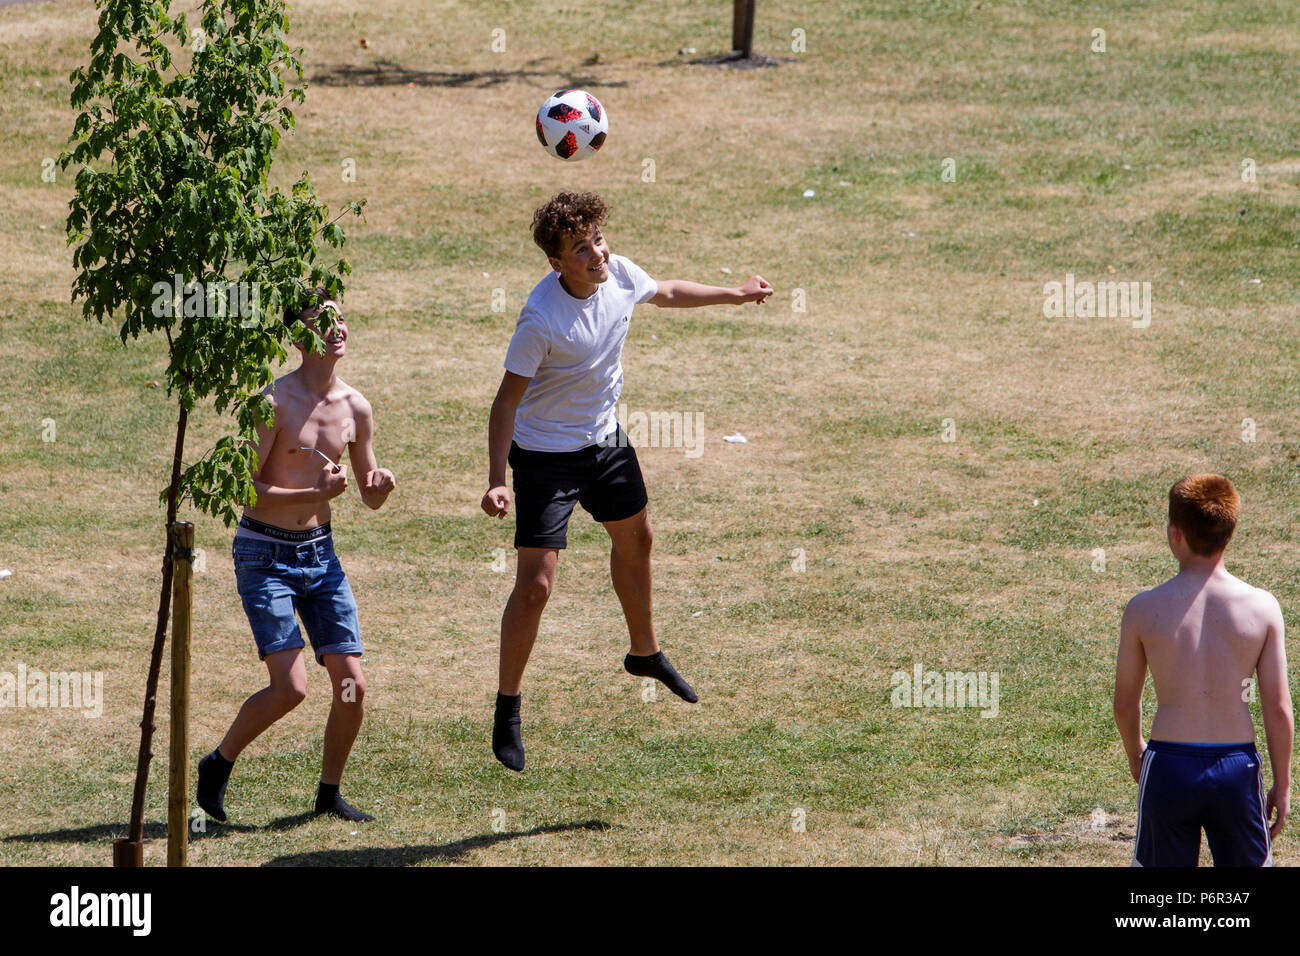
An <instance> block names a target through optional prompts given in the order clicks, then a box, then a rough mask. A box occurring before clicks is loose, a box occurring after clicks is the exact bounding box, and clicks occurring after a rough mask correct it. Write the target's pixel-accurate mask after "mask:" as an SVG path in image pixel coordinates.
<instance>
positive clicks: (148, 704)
mask: <svg viewBox="0 0 1300 956" xmlns="http://www.w3.org/2000/svg"><path fill="white" fill-rule="evenodd" d="M187 417H188V416H187V414H186V411H185V406H184V405H183V404H182V405H181V411H180V416H179V417H178V418H177V419H176V450H175V453H174V454H173V455H172V483H171V487H170V488H169V489H168V491H167V521H166V523H165V524H164V525H163V528H164V530H166V531H167V549H166V551H165V552H164V553H163V568H162V593H161V595H160V596H159V598H158V626H157V628H156V629H155V630H154V635H153V655H152V656H151V657H150V659H149V678H148V680H147V681H146V682H145V691H144V715H143V716H142V717H141V718H140V755H139V757H138V759H137V760H136V765H135V792H134V794H133V795H132V797H131V830H130V835H129V837H128V839H129V840H130V841H131V842H132V843H139V842H141V841H142V840H143V839H144V791H145V786H146V785H147V784H148V782H149V761H150V759H151V758H152V757H153V750H152V749H151V748H152V745H153V730H154V726H153V715H154V709H155V706H156V705H157V703H158V672H159V671H160V670H161V669H162V656H163V645H164V644H165V643H166V641H167V617H168V611H169V610H170V609H171V593H172V535H171V526H172V523H173V522H174V521H175V520H176V506H177V501H176V499H177V497H178V492H179V489H180V484H181V453H182V451H183V450H184V448H185V422H186V419H187Z"/></svg>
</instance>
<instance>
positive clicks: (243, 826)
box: [0, 811, 316, 843]
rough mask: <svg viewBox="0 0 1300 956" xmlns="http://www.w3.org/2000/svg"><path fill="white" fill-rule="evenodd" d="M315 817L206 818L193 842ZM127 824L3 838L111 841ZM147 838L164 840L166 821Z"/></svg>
mask: <svg viewBox="0 0 1300 956" xmlns="http://www.w3.org/2000/svg"><path fill="white" fill-rule="evenodd" d="M315 818H316V814H314V813H312V812H310V811H308V812H306V813H295V814H293V815H292V816H287V817H280V818H279V819H276V820H272V821H271V822H270V823H267V824H265V825H262V826H258V825H256V824H253V823H217V822H216V821H215V820H212V819H205V821H204V829H203V830H199V831H198V832H195V831H194V829H193V828H192V827H191V829H190V842H191V843H197V842H198V841H199V840H210V839H212V838H213V837H220V836H225V835H226V834H228V833H257V832H258V831H260V830H289V829H292V828H293V827H297V826H302V825H303V824H304V823H306V822H308V821H309V820H313V819H315ZM128 829H129V828H128V827H126V826H123V825H122V824H120V823H97V824H94V825H93V826H87V827H67V828H65V829H63V830H47V831H45V832H44V833H15V834H12V835H10V836H7V837H3V838H2V839H0V842H4V843H101V842H102V843H112V841H113V840H115V839H117V838H118V837H125V836H126V835H127V831H128ZM143 838H144V839H145V840H165V839H167V824H166V823H165V822H163V821H161V820H155V821H146V822H145V825H144V836H143Z"/></svg>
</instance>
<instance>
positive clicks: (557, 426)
mask: <svg viewBox="0 0 1300 956" xmlns="http://www.w3.org/2000/svg"><path fill="white" fill-rule="evenodd" d="M608 214H609V206H608V205H607V204H606V203H605V201H604V200H603V199H601V198H600V196H597V195H596V194H594V193H571V192H562V193H560V194H559V195H557V196H555V198H553V199H552V200H551V201H550V202H548V203H547V204H546V205H544V206H542V207H541V208H540V209H538V210H537V211H536V212H535V213H534V216H533V241H534V242H535V243H536V244H537V245H538V246H539V247H540V248H541V250H542V251H543V252H544V253H545V254H546V257H547V261H548V262H549V263H550V266H551V270H552V271H551V272H550V273H548V274H547V276H546V278H544V279H543V280H542V281H541V282H539V283H538V284H537V286H536V288H534V289H533V291H532V294H531V295H530V296H529V297H528V302H527V303H526V304H525V305H524V308H523V310H522V311H521V312H520V314H519V322H518V324H517V325H516V327H515V334H514V337H513V338H511V340H510V347H509V349H508V350H507V352H506V358H505V375H504V376H503V377H502V379H501V386H500V388H499V389H498V390H497V395H496V400H495V401H494V402H493V403H492V412H491V416H490V418H489V422H488V490H487V492H486V493H485V494H484V495H483V500H482V502H481V505H482V508H483V510H484V511H485V512H486V513H487V514H489V515H491V516H493V517H497V518H503V517H505V515H506V513H507V512H508V511H509V510H510V504H511V499H510V490H509V489H507V488H506V464H507V463H509V465H510V467H511V469H512V471H513V472H514V492H515V504H516V505H517V508H516V511H517V517H516V519H515V550H516V553H517V555H518V570H517V573H516V576H515V586H514V590H513V591H512V592H511V594H510V598H509V600H508V601H507V602H506V608H505V613H504V614H503V615H502V617H501V658H500V671H499V685H498V689H497V703H496V714H495V717H494V719H493V726H492V752H493V753H494V754H496V757H497V759H498V760H500V761H501V763H503V764H504V765H505V766H507V767H509V768H510V769H511V770H523V769H524V743H523V737H522V734H521V731H520V716H519V711H520V700H521V691H520V685H521V682H522V681H523V676H524V666H525V665H526V664H527V663H528V655H529V653H530V652H531V651H532V649H533V642H534V641H536V639H537V629H538V625H539V623H540V622H541V617H542V610H543V608H545V607H546V602H547V599H548V598H549V597H550V594H551V588H552V586H553V585H554V584H555V569H556V565H557V562H558V560H559V554H560V550H561V549H562V548H564V546H565V544H566V543H567V535H566V532H567V529H568V524H569V516H570V514H572V512H573V508H574V506H575V505H578V504H580V505H582V507H583V509H584V510H586V511H587V512H589V513H590V514H591V516H592V517H593V518H594V519H595V520H596V521H598V522H600V523H601V524H602V525H604V526H605V530H606V531H608V532H609V538H610V552H609V573H610V577H611V578H612V579H613V583H614V591H615V593H616V594H617V595H618V599H619V602H620V603H621V604H622V607H623V616H624V617H625V618H626V619H627V628H628V635H629V637H630V642H631V651H630V653H629V654H628V655H627V656H626V657H625V658H623V668H624V669H625V670H626V671H627V672H628V673H630V674H633V675H635V676H637V677H653V678H655V679H656V680H659V681H661V682H663V684H664V685H665V686H667V687H668V689H669V690H671V691H672V692H673V693H674V694H676V695H677V696H678V697H681V698H682V699H683V700H686V701H689V702H690V703H695V701H696V700H697V697H696V695H695V691H694V690H692V689H691V685H690V684H688V683H686V681H685V680H683V679H682V677H681V675H680V674H678V673H677V671H676V670H675V669H674V668H673V665H672V664H671V663H669V661H668V658H667V657H665V656H664V654H663V651H661V650H660V649H659V642H658V640H657V639H656V638H655V631H654V624H653V623H652V621H651V613H650V545H651V541H652V536H651V532H650V519H649V516H648V514H647V512H646V504H647V497H646V490H645V483H644V481H643V480H642V478H641V468H640V465H639V464H638V463H637V458H636V450H635V449H633V448H632V447H631V446H630V445H629V444H628V441H627V436H626V434H625V433H624V432H623V431H622V429H620V428H619V426H618V420H617V418H616V408H617V404H618V397H619V393H620V392H621V390H622V388H623V365H622V361H621V357H622V354H623V342H624V341H625V340H626V338H627V329H628V324H629V320H630V319H631V316H632V310H633V309H634V308H635V307H636V306H637V305H639V304H641V303H643V302H650V303H653V304H654V305H657V306H660V307H672V308H690V307H693V306H702V305H741V304H742V303H745V302H757V303H762V302H763V301H764V300H765V299H766V298H767V297H768V296H769V295H771V294H772V287H771V286H770V285H768V284H767V282H766V281H765V280H764V279H763V278H762V276H753V277H751V278H750V280H749V281H748V282H746V283H745V284H744V285H743V286H740V287H738V288H723V287H721V286H708V285H700V284H698V283H695V282H686V281H684V280H682V279H664V280H662V281H659V282H656V281H655V280H654V279H652V278H650V276H648V275H646V273H645V272H644V271H643V270H642V269H641V268H640V267H639V266H638V265H637V264H636V263H634V262H632V261H631V260H630V259H627V258H625V257H623V256H618V255H613V254H612V253H611V252H610V250H609V245H608V243H607V242H606V241H605V237H604V235H603V234H602V231H601V230H602V227H603V226H604V223H605V219H606V217H607V216H608Z"/></svg>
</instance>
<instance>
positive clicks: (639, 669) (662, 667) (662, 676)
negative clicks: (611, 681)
mask: <svg viewBox="0 0 1300 956" xmlns="http://www.w3.org/2000/svg"><path fill="white" fill-rule="evenodd" d="M623 669H624V670H626V671H627V672H628V673H629V674H635V675H636V676H637V677H653V678H654V679H655V680H657V681H662V682H663V684H664V686H665V687H667V688H668V689H669V690H670V691H672V692H673V693H674V694H676V695H677V696H678V697H680V698H681V699H682V700H684V701H687V702H688V703H691V704H694V703H696V702H697V701H698V700H699V698H698V697H696V696H695V691H693V690H691V685H690V684H688V683H686V681H684V680H682V675H681V674H679V673H677V671H676V670H674V669H673V665H672V664H670V663H668V658H666V657H664V652H663V651H655V652H654V653H653V654H651V655H650V656H648V657H642V656H640V655H638V654H629V655H627V657H625V658H623Z"/></svg>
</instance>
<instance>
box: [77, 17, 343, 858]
mask: <svg viewBox="0 0 1300 956" xmlns="http://www.w3.org/2000/svg"><path fill="white" fill-rule="evenodd" d="M98 9H99V34H98V35H97V36H96V37H95V39H94V41H93V43H92V44H91V58H90V63H89V64H88V65H87V66H84V67H79V68H78V69H76V70H74V71H73V73H72V76H71V82H72V95H71V102H72V106H73V108H74V109H83V108H84V112H82V113H81V114H80V115H79V116H78V117H77V120H76V125H75V126H74V128H73V132H72V136H71V138H70V140H69V146H68V148H67V149H66V150H65V151H64V153H63V155H62V156H61V157H60V165H61V166H62V168H64V169H67V168H68V167H69V166H72V165H76V166H79V167H80V168H79V169H78V171H77V174H76V180H75V183H76V185H75V189H76V193H75V196H74V198H73V199H72V201H71V203H70V204H69V209H70V212H69V215H68V220H67V234H68V244H69V245H73V244H76V249H75V251H74V253H73V260H72V261H73V265H74V267H75V268H76V269H77V275H76V279H75V281H74V283H73V289H72V298H73V301H74V302H75V301H77V300H81V310H82V316H83V318H85V319H86V320H90V319H94V320H97V321H98V322H100V323H101V324H102V323H104V322H106V321H110V320H113V321H117V320H120V322H121V327H120V336H121V339H122V342H123V343H124V344H125V342H126V340H127V339H128V338H132V339H137V338H139V337H140V336H142V335H145V334H154V333H159V332H161V333H162V334H163V335H164V336H165V337H166V341H167V371H166V373H165V378H166V386H167V394H168V396H175V398H176V400H177V403H178V406H179V408H178V414H177V420H176V435H175V441H174V445H173V454H172V466H171V480H170V483H169V484H168V485H167V487H166V489H165V490H163V491H162V493H161V494H160V499H161V500H162V501H165V502H166V505H167V516H166V528H167V529H168V530H169V531H170V529H171V527H172V524H173V523H174V522H175V519H176V512H177V507H178V505H179V504H180V502H181V501H182V500H183V499H184V498H186V497H188V498H190V500H191V501H192V502H193V504H194V506H195V507H197V508H198V509H199V510H200V511H202V512H205V513H207V514H209V515H212V516H215V517H220V518H222V519H223V521H224V522H225V523H226V525H227V526H229V525H230V524H231V523H232V522H234V521H235V519H236V517H237V514H236V507H237V506H238V505H241V504H250V503H251V502H252V500H253V496H254V491H253V482H252V474H253V471H254V470H255V468H256V462H255V455H254V452H253V450H252V445H251V444H250V442H252V441H253V439H254V436H255V431H256V428H257V425H258V423H259V422H260V423H263V424H270V423H271V408H270V403H269V402H268V401H267V400H266V398H265V397H264V396H262V395H261V394H260V390H261V389H262V388H263V387H265V386H266V385H267V384H269V383H270V382H271V380H272V373H271V368H272V364H273V363H278V362H281V361H283V360H284V359H285V358H286V356H287V349H286V342H287V341H288V339H289V336H290V333H289V331H288V330H287V329H286V328H285V327H284V326H283V325H282V324H281V322H280V315H281V313H282V310H283V308H284V306H285V305H293V306H294V307H295V308H296V307H298V306H300V305H301V304H303V302H304V296H305V293H306V291H307V290H308V289H310V288H312V287H315V286H324V287H326V288H327V289H328V290H329V291H330V293H331V295H333V296H335V297H337V296H340V295H341V294H342V289H343V278H342V277H343V276H344V275H346V274H348V273H350V272H351V267H350V266H349V265H348V262H347V260H345V259H338V260H337V261H336V262H334V263H333V264H322V263H318V262H317V256H318V251H319V250H318V246H317V242H318V240H322V241H323V242H325V243H328V244H329V245H331V246H334V247H336V248H337V247H340V246H341V245H342V244H343V242H344V234H343V231H342V229H341V228H340V227H339V226H338V225H337V222H338V218H340V217H341V216H342V215H343V214H344V213H347V212H352V213H354V214H356V215H360V212H361V207H362V205H363V204H362V203H360V202H353V203H348V204H347V205H346V206H345V207H344V209H343V210H342V212H340V213H339V217H336V218H335V219H333V220H330V219H329V212H328V209H327V208H326V206H325V205H324V204H323V203H322V202H320V200H318V199H317V197H316V193H315V190H314V189H313V187H312V185H311V182H310V180H309V178H308V176H307V174H306V173H303V174H302V175H301V176H300V177H299V179H298V180H297V181H296V182H295V183H294V184H293V186H292V188H291V190H290V191H289V193H288V194H285V193H284V192H283V191H281V190H280V189H279V188H272V187H271V185H270V184H269V182H268V175H269V173H270V169H271V163H272V160H273V158H274V156H275V151H276V148H277V147H278V146H279V143H280V134H281V130H290V129H292V128H293V125H294V116H293V112H292V111H291V110H290V109H289V107H288V106H287V105H285V104H286V102H287V101H290V100H294V101H297V102H299V103H301V102H302V101H303V99H304V90H303V86H302V85H301V84H302V65H301V63H300V62H299V59H298V57H299V56H300V55H301V52H302V51H301V50H300V49H298V50H294V49H291V48H290V47H289V45H288V43H287V41H286V33H287V31H288V25H289V24H288V17H287V12H286V8H285V4H284V3H283V0H204V2H203V4H202V6H201V8H200V10H199V17H200V25H199V26H198V27H195V28H193V29H190V28H189V24H188V22H187V20H186V17H185V15H184V14H183V13H182V14H179V15H178V16H175V17H173V16H172V14H171V0H98ZM187 47H188V51H187V50H186V48H187ZM185 59H188V60H189V63H188V64H186V63H184V62H183V61H184V60H185ZM282 74H285V75H289V76H290V77H291V80H290V82H291V83H296V84H298V85H292V86H290V87H288V88H286V86H285V81H284V79H283V78H282ZM232 280H233V281H232ZM323 324H324V326H325V328H323V329H322V330H321V334H328V332H330V331H332V324H333V320H332V318H328V319H326V321H325V322H324V323H323ZM297 328H298V329H299V330H300V331H297V332H295V333H294V334H297V335H301V336H304V337H306V338H307V339H309V340H310V344H311V347H312V349H313V350H315V351H317V352H320V351H323V347H324V346H323V343H322V341H321V338H320V335H317V334H316V333H315V332H312V331H311V330H310V329H304V328H303V327H302V326H301V325H299V326H298V327H297ZM208 400H211V401H212V402H213V404H214V406H215V408H216V411H217V412H218V413H219V414H227V413H228V412H229V411H230V410H233V411H234V414H235V420H236V426H237V427H236V429H235V432H234V433H233V434H227V435H226V436H224V437H222V438H221V439H220V440H219V441H218V442H217V443H216V446H215V447H214V448H212V449H210V450H209V451H208V452H207V453H206V454H205V455H204V456H203V457H202V458H200V459H199V460H198V461H196V462H194V463H193V464H191V465H189V466H188V467H183V464H182V462H183V452H184V447H185V425H186V421H187V418H188V416H189V414H190V413H191V412H192V411H193V410H194V408H195V406H196V405H197V404H198V403H200V402H205V401H208ZM172 560H173V543H172V535H171V534H170V533H168V534H167V544H166V548H165V551H164V556H163V568H162V588H161V595H160V597H159V601H158V620H157V627H156V630H155V632H154V643H153V653H152V657H151V658H150V664H149V676H148V680H147V683H146V689H145V701H144V714H143V718H142V720H141V723H140V729H141V733H140V751H139V757H138V760H137V765H136V779H135V791H134V794H133V798H132V804H131V823H130V836H129V838H128V839H129V840H130V841H131V842H133V843H135V844H137V845H139V844H140V841H141V838H142V835H143V830H144V796H145V785H146V782H147V780H148V774H149V760H150V758H151V757H152V753H151V752H150V745H151V741H152V736H153V717H154V706H155V701H156V697H157V690H158V673H159V668H160V664H161V661H162V651H163V645H164V642H165V638H166V632H167V621H168V611H169V604H168V594H169V593H170V591H171V584H172Z"/></svg>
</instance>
